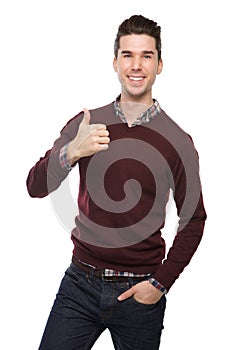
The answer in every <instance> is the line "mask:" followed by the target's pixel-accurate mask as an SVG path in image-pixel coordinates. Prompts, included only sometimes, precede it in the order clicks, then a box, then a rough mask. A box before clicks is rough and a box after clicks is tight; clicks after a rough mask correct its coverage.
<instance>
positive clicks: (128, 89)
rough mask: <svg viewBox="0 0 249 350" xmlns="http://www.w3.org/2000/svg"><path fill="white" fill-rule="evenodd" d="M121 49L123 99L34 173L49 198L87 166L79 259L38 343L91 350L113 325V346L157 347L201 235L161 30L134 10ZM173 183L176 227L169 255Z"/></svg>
mask: <svg viewBox="0 0 249 350" xmlns="http://www.w3.org/2000/svg"><path fill="white" fill-rule="evenodd" d="M114 53H115V57H114V62H113V66H114V70H115V71H116V72H117V75H118V79H119V81H120V84H121V94H120V96H119V97H118V98H117V99H116V101H115V102H114V103H111V104H109V105H107V106H104V107H101V108H98V109H95V110H92V111H88V110H86V109H85V110H84V111H83V112H81V113H79V114H78V115H77V116H75V117H74V118H72V119H71V120H70V121H69V122H68V124H67V125H66V126H65V127H64V128H63V129H62V131H61V135H60V137H59V138H58V139H57V140H56V141H55V143H54V146H53V148H52V149H51V150H49V151H47V153H46V154H45V156H44V157H43V158H41V159H40V160H39V161H38V162H37V163H36V165H35V166H34V167H33V168H32V169H31V170H30V173H29V175H28V178H27V187H28V191H29V194H30V195H31V196H32V197H44V196H46V195H48V194H49V193H52V192H53V191H54V190H56V189H58V190H59V188H60V187H61V186H60V185H61V182H62V181H63V180H64V179H65V178H66V177H67V175H68V174H69V172H70V171H71V170H72V169H73V167H74V166H75V165H76V164H78V166H79V171H80V186H79V196H78V209H79V215H77V217H76V219H75V223H76V226H75V228H74V229H73V230H72V241H73V243H74V250H73V258H72V264H71V265H70V267H69V268H68V269H67V271H66V273H65V276H64V278H63V280H62V282H61V286H60V288H59V292H58V294H57V296H56V300H55V302H54V305H53V308H52V310H51V313H50V316H49V319H48V322H47V326H46V329H45V331H44V335H43V338H42V341H41V344H40V349H41V350H43V349H46V350H49V349H51V350H56V349H60V350H63V349H91V347H92V346H93V344H94V343H95V341H96V339H97V338H98V337H99V336H100V334H101V333H102V332H103V331H104V330H105V329H106V328H108V329H109V331H110V333H111V336H112V340H113V344H114V346H115V349H121V350H126V349H136V350H139V349H141V350H146V349H148V350H154V349H158V348H159V345H160V337H161V331H162V329H163V318H164V312H165V305H166V298H165V294H166V293H167V292H168V291H169V289H170V288H171V286H172V285H173V283H174V282H175V280H176V279H177V278H178V277H179V275H180V273H181V272H182V271H183V269H184V268H185V266H186V265H187V264H188V263H189V261H190V259H191V257H192V256H193V254H194V252H195V251H196V249H197V247H198V244H199V242H200V240H201V237H202V234H203V229H204V222H205V219H206V213H205V209H204V206H203V201H202V194H201V186H200V181H199V175H198V156H197V153H196V151H195V148H194V146H193V143H192V140H191V138H190V137H189V136H188V135H187V134H186V133H185V132H184V131H183V130H182V129H180V128H179V126H178V125H176V124H175V123H174V122H173V121H172V120H171V119H170V118H169V117H168V116H167V115H166V113H165V112H164V111H163V110H162V109H161V107H160V105H159V103H158V102H157V101H156V100H154V99H153V98H152V86H153V84H154V82H155V79H156V75H157V74H160V73H161V71H162V68H163V62H162V58H161V39H160V27H159V26H158V25H157V23H155V22H154V21H152V20H149V19H147V18H144V17H143V16H132V17H131V18H129V19H127V20H125V21H124V22H123V23H122V24H121V25H120V26H119V29H118V33H117V37H116V40H115V44H114ZM170 190H172V192H173V195H174V199H175V203H176V207H177V211H178V216H179V226H178V230H177V234H176V237H175V240H174V242H173V245H172V247H171V248H170V250H169V252H168V255H167V257H166V259H165V260H164V258H165V242H164V240H163V238H162V236H161V229H162V228H163V226H164V221H165V207H166V204H167V200H168V196H169V191H170ZM66 205H67V203H66V202H65V206H66Z"/></svg>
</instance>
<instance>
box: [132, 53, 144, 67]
mask: <svg viewBox="0 0 249 350" xmlns="http://www.w3.org/2000/svg"><path fill="white" fill-rule="evenodd" d="M141 64H142V60H141V58H140V57H139V56H134V57H133V59H132V70H141Z"/></svg>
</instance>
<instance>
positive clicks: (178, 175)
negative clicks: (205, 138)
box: [153, 137, 207, 291]
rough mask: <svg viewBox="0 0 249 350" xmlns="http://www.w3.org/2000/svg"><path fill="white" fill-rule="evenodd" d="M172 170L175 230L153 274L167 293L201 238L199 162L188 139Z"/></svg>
mask: <svg viewBox="0 0 249 350" xmlns="http://www.w3.org/2000/svg"><path fill="white" fill-rule="evenodd" d="M180 153H181V155H179V154H178V156H177V157H176V161H175V163H174V166H173V169H171V170H172V175H173V186H172V187H173V188H172V189H173V195H174V200H175V203H176V208H177V214H178V217H179V225H178V230H177V233H176V236H175V239H174V241H173V244H172V246H171V248H170V249H169V251H168V254H167V257H166V259H165V260H164V261H163V263H162V264H161V265H160V267H159V269H158V270H157V271H156V273H155V274H154V275H153V278H155V279H156V280H157V281H158V282H159V283H161V284H162V285H163V286H164V287H165V288H166V290H167V291H169V289H170V288H171V286H172V285H173V284H174V282H175V280H176V279H177V278H178V277H179V275H180V274H181V272H182V271H183V270H184V268H185V267H186V266H187V265H188V264H189V262H190V260H191V258H192V256H193V255H194V253H195V251H196V249H197V247H198V245H199V243H200V241H201V239H202V235H203V230H204V224H205V220H206V217H207V216H206V212H205V208H204V204H203V197H202V191H201V184H200V178H199V159H198V154H197V152H196V150H195V148H194V145H193V142H192V140H191V139H190V138H189V137H188V139H187V143H186V144H185V145H184V147H183V150H182V151H181V152H180Z"/></svg>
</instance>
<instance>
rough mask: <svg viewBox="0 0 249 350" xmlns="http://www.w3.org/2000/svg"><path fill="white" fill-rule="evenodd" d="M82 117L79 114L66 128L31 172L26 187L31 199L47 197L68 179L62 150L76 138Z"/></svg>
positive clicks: (67, 170) (81, 114)
mask: <svg viewBox="0 0 249 350" xmlns="http://www.w3.org/2000/svg"><path fill="white" fill-rule="evenodd" d="M82 117H83V113H79V114H78V115H76V116H75V117H74V118H72V119H71V120H70V121H69V122H68V123H67V124H66V125H65V126H64V128H63V129H62V130H61V133H60V137H59V138H58V139H57V140H56V141H55V142H54V144H53V147H52V148H51V149H50V150H48V151H47V152H46V153H45V155H44V156H43V157H41V158H40V159H39V160H38V162H37V163H36V164H35V165H34V166H33V167H32V168H31V170H30V171H29V174H28V177H27V180H26V185H27V190H28V193H29V195H30V196H31V197H37V198H42V197H45V196H47V195H48V194H49V193H50V192H52V191H54V190H56V189H57V188H58V187H59V186H60V184H61V182H62V181H63V180H64V179H65V178H66V177H67V175H68V173H69V169H67V168H66V167H63V166H62V164H61V159H60V155H61V153H60V152H61V148H62V147H63V146H65V145H66V144H67V143H68V142H70V141H71V140H72V139H73V138H74V137H75V136H76V133H77V130H78V127H79V124H80V122H81V120H82Z"/></svg>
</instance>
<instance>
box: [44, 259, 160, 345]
mask: <svg viewBox="0 0 249 350" xmlns="http://www.w3.org/2000/svg"><path fill="white" fill-rule="evenodd" d="M135 283H137V282H136V281H134V279H132V278H130V279H129V280H128V281H127V282H116V281H106V280H104V279H101V278H97V277H94V276H93V275H92V274H87V273H85V272H83V271H81V270H80V269H78V268H77V267H76V266H74V265H73V264H71V265H70V267H69V268H68V269H67V270H66V272H65V276H64V277H63V279H62V282H61V285H60V288H59V291H58V293H57V295H56V299H55V302H54V305H53V307H52V309H51V312H50V315H49V318H48V321H47V325H46V328H45V331H44V334H43V337H42V340H41V344H40V347H39V350H83V349H84V350H88V349H91V348H92V346H93V344H94V343H95V341H96V340H97V339H98V337H99V336H100V334H101V333H102V332H103V331H104V330H105V329H106V328H108V329H109V331H110V333H111V337H112V341H113V344H114V348H115V349H116V350H128V349H130V350H156V349H159V345H160V338H161V332H162V329H163V318H164V312H165V306H166V298H165V295H163V296H162V298H161V299H160V300H159V301H158V302H157V303H156V304H152V305H147V304H146V305H145V304H141V303H139V302H137V301H136V300H135V299H134V298H133V297H131V298H129V299H126V300H124V301H118V300H117V297H118V296H119V295H120V294H121V293H123V292H124V291H125V290H127V289H129V288H131V287H132V286H133V285H134V284H135ZM103 348H105V345H103Z"/></svg>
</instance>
